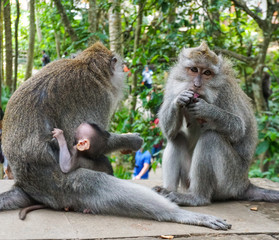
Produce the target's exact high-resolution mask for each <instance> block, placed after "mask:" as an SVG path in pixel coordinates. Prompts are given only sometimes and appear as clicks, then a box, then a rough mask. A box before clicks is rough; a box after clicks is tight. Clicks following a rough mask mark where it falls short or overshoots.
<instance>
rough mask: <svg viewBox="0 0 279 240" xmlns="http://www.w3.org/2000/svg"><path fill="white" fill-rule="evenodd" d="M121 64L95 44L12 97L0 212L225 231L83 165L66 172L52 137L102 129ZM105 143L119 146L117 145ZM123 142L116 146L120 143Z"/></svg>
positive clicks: (116, 94)
mask: <svg viewBox="0 0 279 240" xmlns="http://www.w3.org/2000/svg"><path fill="white" fill-rule="evenodd" d="M123 79H124V73H123V70H122V61H121V59H120V58H119V57H118V56H115V55H114V54H113V53H112V52H111V51H109V50H108V49H106V48H105V47H104V46H103V45H102V44H100V43H97V44H94V45H93V46H91V47H90V48H88V49H86V50H85V51H83V52H82V53H81V54H79V55H78V56H77V57H76V58H75V59H62V60H58V61H55V62H52V63H49V64H48V65H47V66H45V67H44V68H42V69H41V70H40V71H39V72H38V73H37V74H36V75H34V76H33V77H31V78H30V79H29V80H27V81H26V82H24V83H23V84H22V85H21V86H20V87H19V89H18V90H17V91H16V92H15V93H14V94H13V96H12V97H11V99H10V101H9V103H8V105H7V109H6V115H5V117H4V127H3V151H4V154H5V155H6V156H7V158H8V159H9V161H10V164H11V167H12V171H13V173H14V177H15V186H14V188H13V189H12V190H10V191H7V192H4V193H2V194H0V210H8V209H17V208H22V207H27V206H30V205H32V204H33V202H34V201H36V202H38V203H41V204H43V205H46V206H48V207H50V208H53V209H57V210H60V209H64V208H70V209H72V210H73V211H78V212H82V211H83V210H84V209H88V210H90V212H91V213H93V214H109V215H122V216H123V215H124V216H130V217H141V218H149V219H155V220H158V221H172V222H179V223H187V224H193V225H200V226H201V225H202V226H207V227H210V228H214V229H228V228H230V225H229V224H227V223H226V222H225V221H223V220H220V219H218V218H216V217H213V216H208V215H204V214H199V213H193V212H188V211H185V210H182V209H180V208H179V207H178V206H177V205H176V204H174V203H171V202H170V201H169V200H167V199H165V198H164V197H162V196H160V195H158V194H157V193H155V192H153V191H152V190H151V189H148V188H146V187H143V186H140V185H137V184H134V183H130V182H127V181H124V180H121V179H117V178H115V177H113V176H110V175H108V174H106V173H103V172H98V171H94V170H91V169H88V168H89V167H88V165H90V161H87V163H86V168H87V169H86V168H83V166H82V165H81V166H80V168H78V169H76V170H75V171H71V172H69V173H67V174H64V173H63V172H62V171H61V170H60V166H59V163H58V159H59V148H58V146H57V145H56V144H55V142H53V141H52V133H51V131H52V130H53V129H54V128H60V129H63V133H64V136H65V139H66V142H67V143H68V144H67V145H68V149H71V146H70V144H69V143H72V142H73V140H74V131H73V129H76V128H77V127H78V126H79V125H80V124H81V123H83V122H94V123H96V124H98V125H99V126H100V127H101V128H104V129H106V128H107V126H108V123H109V119H110V116H111V114H112V113H113V112H114V110H115V107H116V106H117V103H118V101H119V100H120V98H121V93H122V86H123ZM111 140H112V141H111V143H112V144H114V146H116V147H117V145H118V144H120V143H119V141H117V140H119V139H116V141H114V140H113V139H111ZM121 144H122V143H121Z"/></svg>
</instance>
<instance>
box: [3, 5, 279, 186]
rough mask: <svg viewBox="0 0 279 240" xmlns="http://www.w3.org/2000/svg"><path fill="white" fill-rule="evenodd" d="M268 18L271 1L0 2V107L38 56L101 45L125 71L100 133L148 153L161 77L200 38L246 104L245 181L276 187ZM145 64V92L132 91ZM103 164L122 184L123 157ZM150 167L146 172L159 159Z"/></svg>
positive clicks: (277, 128)
mask: <svg viewBox="0 0 279 240" xmlns="http://www.w3.org/2000/svg"><path fill="white" fill-rule="evenodd" d="M278 11H279V1H278V0H261V1H260V0H248V1H244V0H196V1H188V0H177V1H176V0H157V1H155V0H61V1H60V0H30V1H24V0H22V1H19V0H1V4H0V77H1V91H0V92H1V107H2V109H3V110H5V107H6V104H7V102H8V100H9V98H10V96H11V94H12V93H13V92H14V91H15V90H16V89H17V87H18V86H19V85H20V84H21V83H22V82H24V81H25V80H26V79H28V78H29V77H30V76H31V75H32V74H35V73H36V72H37V71H38V70H39V69H41V68H42V50H45V51H46V53H47V54H48V55H49V57H50V59H51V61H55V60H57V59H60V58H62V57H66V58H71V57H74V56H75V55H76V54H78V53H79V52H80V51H82V50H83V49H85V48H87V47H88V46H90V45H91V44H93V43H94V42H96V41H101V42H103V43H104V44H105V46H107V47H108V48H110V49H111V50H112V51H115V52H118V53H119V54H120V55H122V57H123V59H124V60H125V63H126V65H127V66H128V68H129V69H130V72H128V73H127V77H126V79H125V94H124V99H123V102H122V104H121V106H119V108H118V111H117V112H116V113H115V114H114V116H113V119H112V122H111V126H110V131H113V132H118V133H122V132H123V133H124V132H138V133H140V134H141V136H142V137H143V138H144V140H145V143H144V148H145V149H148V150H151V148H152V146H154V145H155V144H158V143H160V142H162V141H163V136H162V133H161V131H160V129H159V128H158V126H157V125H156V124H155V123H154V120H155V119H156V113H157V111H158V109H159V107H160V104H161V103H162V98H163V92H164V84H165V81H166V79H167V75H168V71H169V69H170V68H171V66H172V65H173V64H174V62H175V61H176V58H177V55H178V53H179V51H180V50H181V49H182V48H183V47H194V46H198V45H199V44H200V43H201V41H202V40H205V41H206V42H207V43H208V45H209V47H210V48H211V49H213V50H214V51H216V52H217V53H221V54H223V55H225V56H227V57H229V58H231V60H232V61H233V62H234V68H235V70H236V71H237V76H238V78H239V80H240V82H239V84H240V85H241V87H242V88H243V90H244V91H245V92H246V93H247V95H248V96H249V97H250V98H251V99H252V102H253V105H254V109H255V115H256V117H257V121H258V133H259V144H258V147H257V150H256V153H255V157H254V163H253V165H252V167H251V170H250V173H249V175H250V177H267V178H269V179H271V180H274V181H279V114H278V111H279V68H278V65H279V51H278V50H279V17H278ZM65 53H67V54H65ZM146 65H148V66H149V67H150V68H151V69H152V71H153V72H154V74H153V85H152V89H147V88H145V87H144V86H143V85H142V84H141V81H142V75H141V73H142V70H143V69H144V66H146ZM267 99H268V100H267ZM163 146H165V143H163ZM110 158H111V161H112V162H113V165H114V171H115V175H116V176H117V177H121V178H130V177H131V171H132V169H133V164H134V161H133V155H120V154H113V155H111V156H110ZM154 159H155V161H154V162H153V164H152V168H153V169H154V170H155V169H156V166H157V164H159V163H160V162H161V152H159V153H158V155H157V157H156V158H154Z"/></svg>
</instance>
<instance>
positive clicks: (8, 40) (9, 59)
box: [4, 0, 13, 90]
mask: <svg viewBox="0 0 279 240" xmlns="http://www.w3.org/2000/svg"><path fill="white" fill-rule="evenodd" d="M10 14H11V7H10V1H9V0H8V1H6V2H5V4H4V22H5V44H6V47H5V48H6V85H7V86H8V87H9V89H10V90H12V87H13V47H12V29H11V16H10Z"/></svg>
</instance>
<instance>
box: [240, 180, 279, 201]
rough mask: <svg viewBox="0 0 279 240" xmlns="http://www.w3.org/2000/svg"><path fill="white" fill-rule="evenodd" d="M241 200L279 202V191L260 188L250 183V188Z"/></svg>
mask: <svg viewBox="0 0 279 240" xmlns="http://www.w3.org/2000/svg"><path fill="white" fill-rule="evenodd" d="M239 200H247V201H256V202H279V191H276V190H270V189H265V188H260V187H257V186H255V185H253V184H252V183H250V185H249V187H248V189H247V190H246V192H245V193H244V195H243V196H240V197H239Z"/></svg>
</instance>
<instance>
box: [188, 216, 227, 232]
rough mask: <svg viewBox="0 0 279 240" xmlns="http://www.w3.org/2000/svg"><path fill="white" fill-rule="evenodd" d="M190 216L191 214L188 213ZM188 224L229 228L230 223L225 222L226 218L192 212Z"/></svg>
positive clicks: (221, 228) (222, 228)
mask: <svg viewBox="0 0 279 240" xmlns="http://www.w3.org/2000/svg"><path fill="white" fill-rule="evenodd" d="M190 216H191V215H190ZM191 218H192V219H191V220H190V221H189V224H191V225H197V226H205V227H208V228H212V229H215V230H225V231H226V230H228V229H231V227H232V225H231V224H229V223H227V222H226V220H223V219H220V218H217V217H215V216H210V215H206V214H198V213H192V216H191Z"/></svg>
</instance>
